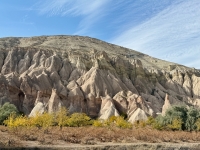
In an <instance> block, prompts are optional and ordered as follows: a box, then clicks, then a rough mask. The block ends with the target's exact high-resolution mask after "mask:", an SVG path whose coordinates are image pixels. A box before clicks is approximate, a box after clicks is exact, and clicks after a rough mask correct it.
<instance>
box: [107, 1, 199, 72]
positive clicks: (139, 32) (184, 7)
mask: <svg viewBox="0 0 200 150" xmlns="http://www.w3.org/2000/svg"><path fill="white" fill-rule="evenodd" d="M199 8H200V3H199V0H192V1H184V0H182V2H179V3H175V4H171V5H169V6H168V7H166V9H164V10H162V11H161V12H160V13H158V14H156V15H155V16H153V17H151V18H149V19H148V20H146V21H145V22H143V23H142V24H139V25H137V26H135V25H134V26H132V27H130V28H129V29H127V30H125V31H124V32H123V33H122V34H119V35H118V37H116V38H115V39H113V40H112V41H111V42H112V43H115V44H119V45H122V46H125V47H129V48H132V49H135V50H138V51H141V52H143V53H147V54H149V55H151V56H154V57H158V58H161V59H165V60H169V61H173V62H178V63H182V64H185V65H189V66H191V64H192V65H194V67H196V68H200V66H199V64H193V63H191V61H196V60H194V59H198V58H197V57H196V55H197V54H200V53H199V51H200V44H199V41H200V25H199V24H200V9H199ZM129 23H130V22H129ZM189 55H190V56H189ZM187 56H189V57H187ZM191 59H192V60H191ZM191 67H192V66H191Z"/></svg>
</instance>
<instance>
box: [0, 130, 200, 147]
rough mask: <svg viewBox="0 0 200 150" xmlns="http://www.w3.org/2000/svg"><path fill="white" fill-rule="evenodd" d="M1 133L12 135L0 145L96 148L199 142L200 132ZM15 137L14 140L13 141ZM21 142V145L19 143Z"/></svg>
mask: <svg viewBox="0 0 200 150" xmlns="http://www.w3.org/2000/svg"><path fill="white" fill-rule="evenodd" d="M0 132H1V133H4V134H7V135H9V138H10V139H9V140H10V141H8V139H7V141H6V140H5V139H4V140H5V141H2V138H1V140H0V145H1V144H2V143H4V145H6V144H5V143H6V142H7V144H9V143H10V144H11V145H14V144H17V143H20V142H19V141H21V142H22V141H36V142H39V143H40V144H41V145H47V144H48V145H50V144H52V145H54V144H59V142H61V141H62V142H66V143H75V144H97V143H102V142H113V143H136V142H151V143H158V142H173V143H180V142H200V132H185V131H159V130H154V129H151V128H148V127H145V128H133V129H120V128H115V127H113V128H105V127H104V128H103V127H92V126H88V127H63V128H62V130H61V129H60V128H58V127H51V128H49V129H48V130H43V129H38V128H29V129H26V128H17V129H12V130H10V129H9V130H8V128H6V127H4V126H0ZM14 137H15V138H14ZM16 141H18V142H16Z"/></svg>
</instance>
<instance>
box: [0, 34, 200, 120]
mask: <svg viewBox="0 0 200 150" xmlns="http://www.w3.org/2000/svg"><path fill="white" fill-rule="evenodd" d="M0 73H1V74H0V105H2V104H3V103H5V102H7V101H10V102H11V103H13V104H15V105H16V106H17V108H18V109H19V111H22V112H24V113H25V114H27V115H34V114H35V113H36V112H37V111H39V112H41V113H42V112H44V111H48V112H53V111H56V110H58V109H59V108H60V107H62V106H65V107H66V108H68V110H69V111H70V112H71V113H73V112H84V113H86V114H88V115H89V116H91V117H100V118H102V119H106V118H108V117H110V116H112V115H116V116H117V115H120V114H127V115H128V118H129V121H130V122H134V121H135V120H138V119H146V118H147V116H149V115H151V116H155V115H156V114H159V113H164V112H165V111H166V109H167V108H168V107H170V106H171V105H174V104H186V105H194V106H197V107H199V106H200V86H199V84H200V83H199V82H200V71H199V70H196V69H194V68H188V67H185V66H182V65H178V64H175V63H171V62H167V61H163V60H159V59H156V58H153V57H150V56H148V55H145V54H142V53H139V52H137V51H134V50H130V49H127V48H123V47H120V46H117V45H113V44H109V43H106V42H103V41H100V40H97V39H93V38H89V37H81V36H41V37H31V38H1V39H0Z"/></svg>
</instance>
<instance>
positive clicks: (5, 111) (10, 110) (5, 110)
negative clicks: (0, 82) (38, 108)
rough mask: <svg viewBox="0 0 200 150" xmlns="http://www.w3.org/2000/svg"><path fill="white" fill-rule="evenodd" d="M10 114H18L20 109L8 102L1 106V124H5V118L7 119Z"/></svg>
mask: <svg viewBox="0 0 200 150" xmlns="http://www.w3.org/2000/svg"><path fill="white" fill-rule="evenodd" d="M10 114H18V110H17V108H16V107H15V105H13V104H10V103H8V102H7V103H5V104H4V105H3V106H2V107H0V124H3V122H4V120H6V119H7V118H8V117H9V116H10Z"/></svg>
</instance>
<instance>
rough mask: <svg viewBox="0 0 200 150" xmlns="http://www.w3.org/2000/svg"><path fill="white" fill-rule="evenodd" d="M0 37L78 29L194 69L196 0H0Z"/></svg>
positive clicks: (199, 32) (198, 27)
mask: <svg viewBox="0 0 200 150" xmlns="http://www.w3.org/2000/svg"><path fill="white" fill-rule="evenodd" d="M0 20H1V23H0V37H10V36H12V37H13V36H17V37H29V36H39V35H83V36H90V37H94V38H98V39H101V40H104V41H107V42H110V43H113V44H117V45H121V46H124V47H128V48H131V49H134V50H137V51H140V52H143V53H145V54H148V55H150V56H153V57H157V58H160V59H164V60H168V61H171V62H177V63H180V64H183V65H186V66H190V67H195V68H198V69H200V59H199V55H200V1H199V0H1V1H0Z"/></svg>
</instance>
